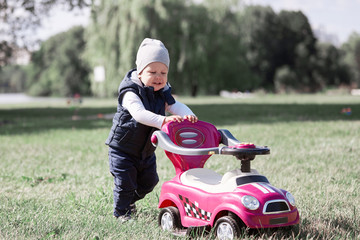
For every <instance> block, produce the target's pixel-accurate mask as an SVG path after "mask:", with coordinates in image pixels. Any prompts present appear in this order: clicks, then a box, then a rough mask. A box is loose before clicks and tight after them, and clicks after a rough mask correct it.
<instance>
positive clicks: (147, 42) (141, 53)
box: [136, 38, 170, 73]
mask: <svg viewBox="0 0 360 240" xmlns="http://www.w3.org/2000/svg"><path fill="white" fill-rule="evenodd" d="M152 62H161V63H163V64H165V65H166V66H167V67H168V68H169V65H170V57H169V52H168V50H167V49H166V47H165V45H164V44H163V43H162V42H161V41H160V40H156V39H151V38H145V39H144V40H143V41H142V43H141V44H140V47H139V50H138V52H137V54H136V68H137V72H138V73H141V72H142V70H143V69H144V68H145V67H146V66H147V65H148V64H150V63H152Z"/></svg>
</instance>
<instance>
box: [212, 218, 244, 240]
mask: <svg viewBox="0 0 360 240" xmlns="http://www.w3.org/2000/svg"><path fill="white" fill-rule="evenodd" d="M215 233H216V236H217V238H218V239H220V240H223V239H235V238H238V237H240V228H239V225H238V224H237V222H236V220H235V219H234V218H232V217H230V216H225V217H221V218H219V219H218V220H217V221H216V225H215Z"/></svg>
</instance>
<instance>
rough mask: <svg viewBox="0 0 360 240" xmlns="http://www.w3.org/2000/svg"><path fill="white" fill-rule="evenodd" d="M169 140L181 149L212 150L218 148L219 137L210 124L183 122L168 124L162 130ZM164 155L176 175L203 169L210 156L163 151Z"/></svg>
mask: <svg viewBox="0 0 360 240" xmlns="http://www.w3.org/2000/svg"><path fill="white" fill-rule="evenodd" d="M161 130H162V131H163V132H165V133H166V134H167V135H168V136H169V138H170V140H171V141H172V142H173V143H174V144H176V145H177V146H180V147H183V148H213V147H218V146H219V144H220V142H221V135H220V133H219V132H218V130H217V129H216V127H215V126H214V125H212V124H210V123H207V122H203V121H198V122H196V123H191V122H189V121H183V122H182V123H181V124H177V123H175V122H170V123H169V124H165V125H164V126H163V127H162V129H161ZM165 153H166V155H167V156H168V158H169V159H170V160H171V162H172V163H173V165H174V167H175V171H176V173H178V172H184V171H186V170H189V169H192V168H203V167H204V164H205V162H206V161H207V160H208V158H209V157H210V156H211V155H196V156H191V155H183V154H176V153H174V152H170V151H167V150H165Z"/></svg>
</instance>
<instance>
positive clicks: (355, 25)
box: [37, 0, 360, 44]
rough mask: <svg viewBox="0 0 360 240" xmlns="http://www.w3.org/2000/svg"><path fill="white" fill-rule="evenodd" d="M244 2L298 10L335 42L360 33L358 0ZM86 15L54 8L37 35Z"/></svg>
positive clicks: (84, 18) (65, 26)
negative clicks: (354, 33)
mask: <svg viewBox="0 0 360 240" xmlns="http://www.w3.org/2000/svg"><path fill="white" fill-rule="evenodd" d="M243 2H244V3H247V4H260V5H264V6H267V5H268V6H271V7H272V8H273V10H274V11H275V12H277V13H278V12H280V11H281V10H291V11H299V10H300V11H302V12H303V13H304V14H305V15H306V16H307V17H308V19H309V22H310V24H311V26H312V28H313V30H319V29H321V31H323V32H325V33H327V34H328V35H333V38H335V42H333V43H334V44H341V43H344V42H346V41H347V40H348V38H349V36H350V34H351V33H352V32H354V31H355V32H357V33H359V34H360V0H243ZM89 15H90V11H89V10H87V11H84V10H81V11H77V12H75V13H67V12H64V11H61V10H57V11H56V10H55V11H53V13H52V14H51V17H50V18H49V19H47V20H46V21H44V22H43V27H42V28H41V29H40V30H39V31H38V34H37V35H38V37H40V39H42V40H45V39H47V38H48V37H50V36H52V35H54V34H56V33H59V32H63V31H66V30H68V29H69V28H71V27H72V26H74V25H83V26H85V25H86V24H87V23H88V19H89Z"/></svg>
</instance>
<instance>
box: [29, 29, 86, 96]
mask: <svg viewBox="0 0 360 240" xmlns="http://www.w3.org/2000/svg"><path fill="white" fill-rule="evenodd" d="M84 48H85V39H84V28H83V27H80V26H79V27H74V28H72V29H70V30H69V31H68V32H65V33H60V34H57V35H55V36H53V37H51V38H50V39H49V40H47V41H46V42H44V43H43V44H42V45H41V48H40V49H39V50H38V51H36V52H35V53H34V54H33V56H32V68H33V73H32V78H31V81H30V82H29V83H28V84H29V90H28V92H29V93H30V94H32V95H41V96H50V95H53V96H72V95H74V94H75V93H79V94H83V95H89V94H90V81H89V79H88V76H89V68H88V66H87V64H85V62H84V61H83V60H82V58H81V56H82V54H83V51H84Z"/></svg>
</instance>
